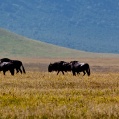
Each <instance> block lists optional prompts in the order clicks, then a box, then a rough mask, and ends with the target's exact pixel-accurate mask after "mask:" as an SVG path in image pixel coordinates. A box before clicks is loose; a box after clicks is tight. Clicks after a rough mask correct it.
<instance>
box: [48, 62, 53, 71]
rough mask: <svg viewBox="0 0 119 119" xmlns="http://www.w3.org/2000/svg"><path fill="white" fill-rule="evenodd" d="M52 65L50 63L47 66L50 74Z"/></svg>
mask: <svg viewBox="0 0 119 119" xmlns="http://www.w3.org/2000/svg"><path fill="white" fill-rule="evenodd" d="M52 70H53V69H52V64H51V63H50V64H49V66H48V72H52Z"/></svg>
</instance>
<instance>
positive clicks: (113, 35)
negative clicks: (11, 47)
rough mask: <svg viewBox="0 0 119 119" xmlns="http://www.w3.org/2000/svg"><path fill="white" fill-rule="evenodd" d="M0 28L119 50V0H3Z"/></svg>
mask: <svg viewBox="0 0 119 119" xmlns="http://www.w3.org/2000/svg"><path fill="white" fill-rule="evenodd" d="M0 3H1V4H0V27H2V28H6V29H9V30H11V31H13V32H15V33H18V34H21V35H23V36H26V37H29V38H32V39H36V40H40V41H43V42H47V43H52V44H56V45H59V46H64V47H69V48H73V49H78V50H84V51H90V52H108V53H119V47H118V44H119V40H118V39H119V1H118V0H114V1H113V0H99V1H95V0H84V1H82V0H29V1H25V0H5V1H3V0H1V1H0Z"/></svg>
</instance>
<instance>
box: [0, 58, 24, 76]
mask: <svg viewBox="0 0 119 119" xmlns="http://www.w3.org/2000/svg"><path fill="white" fill-rule="evenodd" d="M0 62H1V63H2V62H11V63H13V64H14V69H16V71H17V72H16V73H18V72H19V71H20V73H21V74H22V71H23V73H26V71H25V68H24V66H23V64H22V62H21V61H19V60H11V59H9V58H2V59H0ZM21 67H22V69H21Z"/></svg>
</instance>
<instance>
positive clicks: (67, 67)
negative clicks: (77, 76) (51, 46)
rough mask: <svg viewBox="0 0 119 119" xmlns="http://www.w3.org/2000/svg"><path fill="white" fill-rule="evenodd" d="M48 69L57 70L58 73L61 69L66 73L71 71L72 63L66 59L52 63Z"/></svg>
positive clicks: (50, 70)
mask: <svg viewBox="0 0 119 119" xmlns="http://www.w3.org/2000/svg"><path fill="white" fill-rule="evenodd" d="M48 71H49V72H52V71H56V72H57V75H58V74H59V72H60V71H61V72H62V74H63V75H64V72H67V71H71V65H70V63H68V62H65V61H59V62H54V63H50V64H49V66H48Z"/></svg>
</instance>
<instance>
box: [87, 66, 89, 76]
mask: <svg viewBox="0 0 119 119" xmlns="http://www.w3.org/2000/svg"><path fill="white" fill-rule="evenodd" d="M87 65H88V69H87V74H88V76H90V66H89V64H87Z"/></svg>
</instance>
